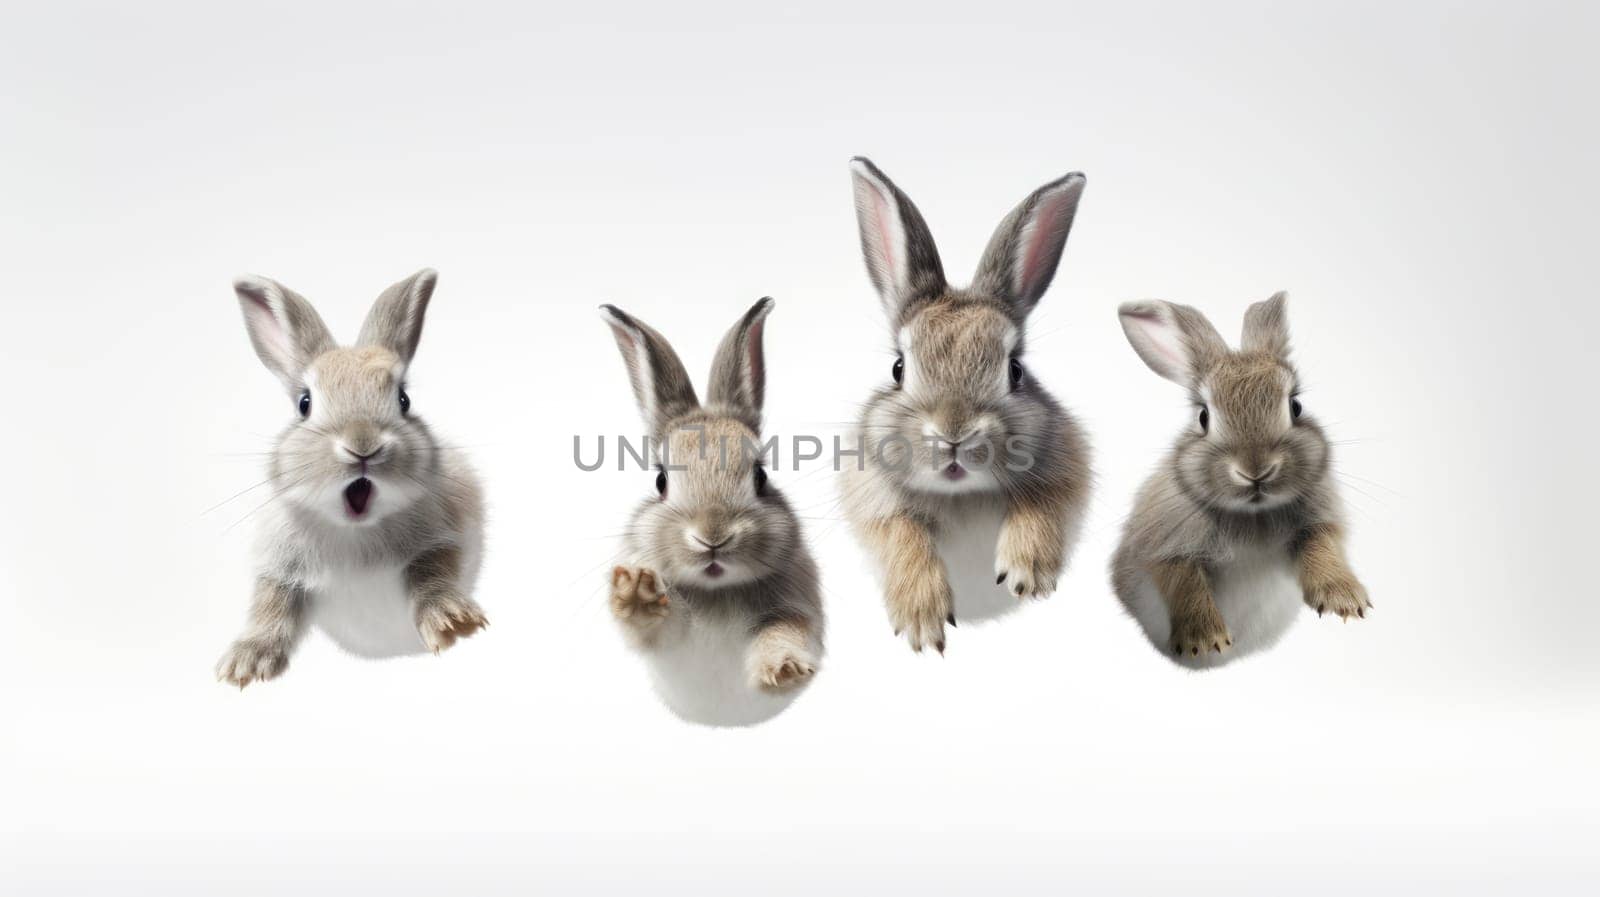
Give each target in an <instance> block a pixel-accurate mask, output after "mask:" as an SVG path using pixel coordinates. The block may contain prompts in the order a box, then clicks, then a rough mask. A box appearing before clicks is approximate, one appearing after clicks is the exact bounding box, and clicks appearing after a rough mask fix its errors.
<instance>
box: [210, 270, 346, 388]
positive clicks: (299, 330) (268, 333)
mask: <svg viewBox="0 0 1600 897" xmlns="http://www.w3.org/2000/svg"><path fill="white" fill-rule="evenodd" d="M233 291H234V293H236V294H237V295H238V297H239V307H240V309H241V310H242V311H243V312H244V327H245V330H247V331H249V332H250V343H251V345H253V346H255V349H256V354H257V355H259V356H261V363H262V364H265V365H266V366H267V370H269V371H271V372H273V373H274V374H276V375H278V379H279V380H282V381H283V384H284V385H285V386H287V387H288V388H289V389H291V390H296V389H299V388H300V387H301V386H302V385H303V382H302V377H303V375H304V373H305V369H306V367H307V366H308V365H309V364H311V360H312V359H314V358H316V357H317V356H318V355H321V354H322V353H323V352H326V351H328V350H329V349H332V348H333V347H334V345H335V343H334V341H333V335H332V334H330V333H329V332H328V325H326V324H324V323H322V317H321V316H320V315H318V314H317V310H316V309H314V308H312V307H311V303H309V302H307V301H306V300H305V297H303V296H301V295H300V294H298V293H296V292H294V291H293V290H291V289H289V288H288V287H285V286H284V285H283V284H281V283H278V282H277V281H275V280H268V279H267V278H265V277H254V276H251V275H246V276H244V277H240V278H239V279H238V280H235V281H234V282H233Z"/></svg>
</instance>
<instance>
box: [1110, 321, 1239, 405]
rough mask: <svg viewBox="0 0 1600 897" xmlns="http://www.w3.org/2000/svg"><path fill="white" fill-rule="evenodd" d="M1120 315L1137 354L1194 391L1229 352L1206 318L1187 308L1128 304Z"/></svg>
mask: <svg viewBox="0 0 1600 897" xmlns="http://www.w3.org/2000/svg"><path fill="white" fill-rule="evenodd" d="M1117 314H1118V315H1119V316H1120V317H1121V318H1122V332H1123V333H1126V334H1127V335H1128V342H1130V343H1132V344H1133V351H1135V352H1138V353H1139V357H1140V358H1143V359H1144V363H1145V364H1148V365H1149V366H1150V369H1151V370H1153V371H1155V372H1156V373H1158V374H1160V375H1161V376H1163V377H1165V378H1167V379H1168V380H1171V381H1173V382H1174V383H1179V384H1182V385H1184V386H1189V387H1193V386H1194V385H1196V384H1197V383H1199V381H1200V378H1201V377H1202V376H1203V375H1204V374H1205V372H1206V371H1207V370H1209V369H1210V368H1211V366H1212V365H1213V364H1214V363H1216V361H1217V360H1218V359H1220V358H1222V356H1224V355H1226V354H1227V352H1228V344H1227V343H1225V342H1223V341H1222V336H1221V334H1219V333H1217V329H1216V328H1215V327H1212V326H1211V322H1210V321H1208V320H1206V316H1205V315H1203V314H1201V313H1200V312H1199V311H1197V310H1195V309H1193V308H1190V307H1189V306H1187V305H1175V304H1173V303H1171V302H1161V301H1159V300H1152V301H1149V302H1128V303H1124V304H1123V306H1122V307H1121V308H1119V309H1118V310H1117Z"/></svg>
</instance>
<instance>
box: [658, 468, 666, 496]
mask: <svg viewBox="0 0 1600 897" xmlns="http://www.w3.org/2000/svg"><path fill="white" fill-rule="evenodd" d="M656 492H657V493H659V494H660V495H661V497H662V498H666V497H667V469H666V468H665V467H658V468H656Z"/></svg>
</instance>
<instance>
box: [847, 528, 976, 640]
mask: <svg viewBox="0 0 1600 897" xmlns="http://www.w3.org/2000/svg"><path fill="white" fill-rule="evenodd" d="M861 529H862V532H863V534H864V535H865V536H866V541H867V543H868V544H869V545H870V546H871V547H872V550H873V551H875V552H876V553H877V555H878V560H879V562H880V563H881V564H882V565H883V570H884V602H885V603H886V604H887V605H888V607H889V622H890V623H891V624H893V625H894V633H895V635H900V634H902V633H904V634H905V637H906V641H908V642H910V644H911V650H913V651H918V652H920V651H921V650H922V649H923V647H924V646H931V647H933V648H935V649H937V650H938V652H939V653H940V654H943V653H944V624H945V623H946V622H950V623H954V622H955V611H954V610H953V607H954V602H955V596H954V595H953V594H952V592H951V590H950V578H949V575H948V574H947V573H946V572H945V569H944V562H943V561H941V560H939V554H938V551H937V549H936V548H935V545H934V539H933V533H932V531H931V530H929V529H928V527H927V525H926V524H924V523H922V522H921V521H918V520H914V519H912V518H911V517H909V516H906V515H904V514H896V515H894V516H892V517H886V518H881V519H878V520H873V521H869V522H868V523H867V524H866V525H865V526H863V527H862V528H861Z"/></svg>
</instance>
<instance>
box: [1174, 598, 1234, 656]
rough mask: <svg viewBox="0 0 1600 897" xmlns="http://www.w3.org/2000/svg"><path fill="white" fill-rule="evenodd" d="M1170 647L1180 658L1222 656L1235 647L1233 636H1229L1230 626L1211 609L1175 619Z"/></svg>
mask: <svg viewBox="0 0 1600 897" xmlns="http://www.w3.org/2000/svg"><path fill="white" fill-rule="evenodd" d="M1168 647H1169V648H1170V649H1171V650H1172V653H1173V654H1175V655H1177V656H1179V657H1182V656H1184V655H1186V654H1187V655H1188V656H1190V657H1199V656H1200V655H1201V654H1206V653H1214V654H1221V653H1222V652H1224V651H1226V650H1228V649H1229V648H1231V647H1233V636H1231V635H1229V634H1228V624H1227V623H1225V622H1223V620H1222V615H1221V614H1219V613H1217V611H1216V610H1215V609H1214V608H1211V609H1207V610H1204V611H1200V612H1196V613H1191V614H1186V615H1184V616H1181V617H1178V618H1176V619H1174V620H1173V621H1172V639H1171V641H1170V642H1169V643H1168Z"/></svg>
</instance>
